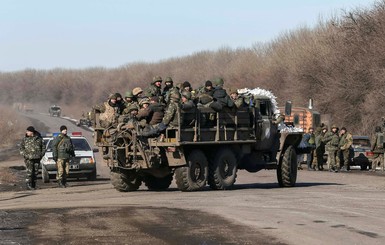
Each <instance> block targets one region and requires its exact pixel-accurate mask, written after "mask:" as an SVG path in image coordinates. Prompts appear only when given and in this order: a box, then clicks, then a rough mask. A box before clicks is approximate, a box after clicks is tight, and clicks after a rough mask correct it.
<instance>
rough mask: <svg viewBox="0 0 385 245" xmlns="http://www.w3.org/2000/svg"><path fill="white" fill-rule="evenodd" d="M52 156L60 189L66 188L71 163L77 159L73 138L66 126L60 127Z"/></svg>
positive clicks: (53, 145)
mask: <svg viewBox="0 0 385 245" xmlns="http://www.w3.org/2000/svg"><path fill="white" fill-rule="evenodd" d="M52 155H53V160H54V161H55V162H56V166H57V175H56V180H57V183H58V185H59V187H62V188H65V187H66V186H67V176H68V173H69V162H70V159H71V158H72V157H75V148H74V145H73V144H72V140H71V138H70V137H69V136H68V135H67V127H66V126H65V125H62V126H61V127H60V134H59V135H58V136H57V137H55V138H54V139H53V142H52Z"/></svg>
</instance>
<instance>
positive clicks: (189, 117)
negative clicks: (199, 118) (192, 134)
mask: <svg viewBox="0 0 385 245" xmlns="http://www.w3.org/2000/svg"><path fill="white" fill-rule="evenodd" d="M182 97H183V98H184V99H183V100H182V104H181V110H182V112H184V113H183V114H182V115H183V118H182V124H183V125H184V126H192V125H193V124H194V122H195V114H196V106H195V104H194V102H193V101H192V100H191V93H190V92H188V91H183V92H182Z"/></svg>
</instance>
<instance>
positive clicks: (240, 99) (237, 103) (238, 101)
mask: <svg viewBox="0 0 385 245" xmlns="http://www.w3.org/2000/svg"><path fill="white" fill-rule="evenodd" d="M233 101H234V105H235V107H237V108H242V107H244V106H245V105H246V103H245V101H244V100H243V97H238V98H237V99H236V100H233Z"/></svg>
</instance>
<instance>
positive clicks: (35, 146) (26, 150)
mask: <svg viewBox="0 0 385 245" xmlns="http://www.w3.org/2000/svg"><path fill="white" fill-rule="evenodd" d="M44 153H45V147H44V143H43V139H42V138H41V136H40V134H38V135H34V136H31V137H28V136H25V137H24V138H23V140H22V141H21V144H20V155H22V156H23V157H24V158H25V159H41V158H42V157H43V156H44Z"/></svg>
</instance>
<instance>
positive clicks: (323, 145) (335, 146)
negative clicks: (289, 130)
mask: <svg viewBox="0 0 385 245" xmlns="http://www.w3.org/2000/svg"><path fill="white" fill-rule="evenodd" d="M303 141H305V142H307V144H308V145H309V146H310V148H311V149H312V150H311V153H309V154H308V155H307V161H306V162H307V168H308V170H323V169H324V168H323V163H324V155H325V152H326V153H327V156H328V157H327V166H328V170H329V171H330V172H339V171H341V172H347V171H349V157H350V156H349V154H350V150H351V147H352V144H353V136H352V134H351V133H349V132H348V131H347V129H346V128H345V127H342V128H341V130H339V128H338V126H337V125H332V126H331V131H328V127H327V126H326V125H321V126H319V127H317V128H316V130H315V131H314V129H313V128H309V130H308V133H306V134H304V137H303ZM383 147H384V134H383V132H382V129H381V127H379V126H377V127H376V128H375V133H374V135H373V136H372V138H371V152H373V157H372V159H371V160H372V168H371V170H370V171H376V167H377V165H381V166H382V169H384V148H383ZM341 163H342V165H341ZM298 168H299V169H302V168H301V166H300V163H299V165H298Z"/></svg>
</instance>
